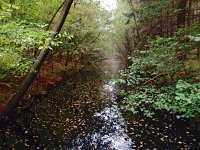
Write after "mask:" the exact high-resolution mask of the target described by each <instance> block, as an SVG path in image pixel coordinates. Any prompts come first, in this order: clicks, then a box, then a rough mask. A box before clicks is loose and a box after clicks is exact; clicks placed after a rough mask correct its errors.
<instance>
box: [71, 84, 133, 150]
mask: <svg viewBox="0 0 200 150" xmlns="http://www.w3.org/2000/svg"><path fill="white" fill-rule="evenodd" d="M103 87H104V88H103V90H104V92H103V95H104V98H105V99H106V101H107V102H106V104H105V108H104V109H103V110H101V111H100V112H96V113H95V114H94V116H95V117H96V118H98V119H100V120H101V121H102V124H101V126H100V128H99V131H98V132H96V133H92V134H89V135H87V136H85V137H81V136H78V137H77V139H76V140H75V142H74V145H73V149H74V150H75V149H85V148H88V149H102V150H104V149H105V150H106V149H111V150H131V149H132V148H131V139H130V138H129V137H128V135H127V134H126V133H125V123H124V119H123V117H122V115H121V113H120V111H119V108H118V105H117V103H116V99H115V82H109V83H108V84H105V85H104V86H103Z"/></svg>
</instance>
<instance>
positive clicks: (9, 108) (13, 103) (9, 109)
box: [1, 0, 73, 118]
mask: <svg viewBox="0 0 200 150" xmlns="http://www.w3.org/2000/svg"><path fill="white" fill-rule="evenodd" d="M72 3H73V0H65V2H64V5H63V9H62V11H61V13H60V17H59V19H58V20H57V22H56V24H55V26H54V28H53V30H52V31H53V33H52V34H51V35H50V36H49V38H50V39H51V40H53V39H54V38H55V36H56V35H57V34H58V33H59V32H60V30H61V28H62V26H63V24H64V22H65V20H66V17H67V15H68V13H69V10H70V7H71V5H72ZM49 51H50V50H49V49H48V48H44V49H43V50H42V51H41V52H40V54H39V56H38V58H37V60H36V61H35V63H34V65H33V67H32V69H31V71H30V72H29V74H28V75H27V77H26V79H25V80H24V82H23V83H22V85H21V87H20V88H19V90H18V92H17V93H16V94H15V95H14V96H13V97H12V98H11V100H10V101H9V102H8V104H7V105H6V107H5V109H4V111H3V113H2V114H1V117H2V118H3V117H5V116H10V115H11V114H12V113H13V112H14V110H15V109H16V108H17V106H18V104H19V102H20V101H21V100H22V98H23V96H24V95H25V93H26V92H27V90H28V89H29V87H30V86H31V84H32V82H33V80H34V79H35V77H36V75H37V73H38V72H39V70H40V68H41V66H42V64H43V62H44V61H45V59H46V57H47V55H48V53H49Z"/></svg>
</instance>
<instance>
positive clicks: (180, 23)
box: [177, 0, 188, 28]
mask: <svg viewBox="0 0 200 150" xmlns="http://www.w3.org/2000/svg"><path fill="white" fill-rule="evenodd" d="M187 2H188V1H187V0H179V1H178V13H177V28H181V27H185V21H186V20H185V19H186V6H187Z"/></svg>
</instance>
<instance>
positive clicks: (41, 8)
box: [0, 0, 103, 111]
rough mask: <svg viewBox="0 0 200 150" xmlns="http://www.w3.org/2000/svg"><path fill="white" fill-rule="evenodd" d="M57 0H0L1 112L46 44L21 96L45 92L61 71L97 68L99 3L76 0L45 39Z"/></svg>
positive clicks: (50, 25)
mask: <svg viewBox="0 0 200 150" xmlns="http://www.w3.org/2000/svg"><path fill="white" fill-rule="evenodd" d="M61 4H62V1H57V0H53V1H48V0H44V1H35V0H30V1H24V0H16V1H9V2H8V1H5V0H0V26H1V27H0V91H1V92H0V111H1V110H2V109H3V107H4V106H5V105H6V104H7V103H8V101H9V99H10V98H11V97H12V96H13V95H14V93H16V91H17V90H18V87H19V86H20V85H21V83H22V82H23V80H24V78H25V77H26V75H27V73H28V72H29V71H31V68H32V65H33V63H34V62H35V61H36V58H37V56H38V54H39V53H40V52H41V50H42V49H44V48H46V47H47V48H49V49H50V50H51V51H50V54H49V55H48V58H47V60H46V61H45V62H44V64H43V66H42V68H41V70H40V72H39V73H38V75H37V78H36V80H35V81H34V82H33V84H32V86H31V88H30V89H29V91H28V93H27V94H26V95H25V97H24V98H25V99H28V98H30V96H31V95H34V94H40V93H42V92H44V91H46V89H47V87H48V86H49V85H52V84H55V83H57V82H58V81H61V80H62V78H63V77H64V76H65V74H73V73H77V72H80V71H91V72H92V71H94V70H95V69H96V68H98V66H99V59H101V57H103V54H102V53H103V52H102V49H100V48H99V44H98V43H99V42H98V40H99V36H100V35H99V34H100V32H101V31H102V29H100V25H101V24H103V23H102V22H103V20H101V19H102V18H100V9H98V8H99V4H98V3H97V2H94V1H92V0H89V1H81V2H80V3H77V2H75V3H74V4H73V7H72V8H71V10H70V15H69V17H68V21H67V22H66V23H65V25H64V27H63V29H62V32H61V33H60V34H59V35H57V37H56V38H55V39H54V40H53V41H50V39H49V38H48V37H49V35H50V34H51V28H52V26H53V24H55V22H56V20H57V19H58V15H56V16H55V18H53V16H54V15H55V13H56V11H58V12H57V13H59V12H60V11H59V10H58V8H59V7H60V6H61ZM86 8H87V9H86ZM91 12H93V13H91ZM86 16H87V17H86ZM50 20H51V21H50ZM91 20H93V21H92V22H91ZM49 27H50V28H49ZM102 32H103V31H102Z"/></svg>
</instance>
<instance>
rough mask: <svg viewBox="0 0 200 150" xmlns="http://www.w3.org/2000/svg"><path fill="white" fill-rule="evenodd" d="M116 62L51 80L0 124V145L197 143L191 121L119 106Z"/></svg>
mask: <svg viewBox="0 0 200 150" xmlns="http://www.w3.org/2000/svg"><path fill="white" fill-rule="evenodd" d="M121 67H122V66H121V64H120V62H119V61H117V60H115V59H110V60H106V61H105V62H104V64H103V65H102V68H103V69H102V70H104V72H103V73H100V74H97V73H91V72H79V73H77V74H76V75H74V76H73V77H68V78H67V79H66V81H65V82H62V83H60V84H58V85H55V87H54V88H52V89H51V90H50V91H49V94H48V95H46V96H44V97H43V98H38V99H37V98H36V101H35V103H34V104H33V106H32V107H31V108H30V109H28V110H25V111H24V112H23V113H22V114H23V115H20V116H15V118H13V120H11V121H10V122H8V123H6V124H1V128H0V131H1V132H0V136H1V139H0V149H2V150H9V149H11V150H13V149H16V150H26V149H27V150H29V149H33V150H37V149H38V150H40V149H47V150H52V149H55V150H57V149H66V150H134V149H145V150H146V149H149V150H151V149H152V150H157V149H161V150H163V149H169V150H176V149H184V150H187V149H192V150H197V149H200V137H199V135H200V134H199V133H200V132H199V127H198V125H197V124H195V123H191V122H188V121H185V120H174V119H172V118H170V117H169V116H167V115H166V114H161V115H160V116H158V117H155V118H153V119H152V118H150V119H149V118H145V117H143V116H142V115H141V116H134V117H133V116H132V115H130V114H126V113H122V112H121V111H120V108H119V106H118V103H117V101H116V93H117V92H118V88H117V86H116V83H115V80H113V79H111V76H112V74H115V73H116V72H118V71H119V70H120V68H121ZM194 129H195V130H194Z"/></svg>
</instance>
